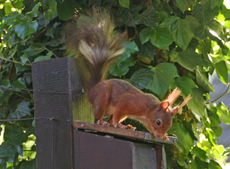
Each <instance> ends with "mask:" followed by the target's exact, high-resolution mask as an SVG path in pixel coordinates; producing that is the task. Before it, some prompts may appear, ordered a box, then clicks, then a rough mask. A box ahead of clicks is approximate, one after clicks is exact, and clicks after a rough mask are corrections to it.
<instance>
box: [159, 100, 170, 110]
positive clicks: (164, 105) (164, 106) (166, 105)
mask: <svg viewBox="0 0 230 169" xmlns="http://www.w3.org/2000/svg"><path fill="white" fill-rule="evenodd" d="M168 107H169V102H168V101H164V102H162V103H161V108H162V109H164V110H166V109H167V108H168Z"/></svg>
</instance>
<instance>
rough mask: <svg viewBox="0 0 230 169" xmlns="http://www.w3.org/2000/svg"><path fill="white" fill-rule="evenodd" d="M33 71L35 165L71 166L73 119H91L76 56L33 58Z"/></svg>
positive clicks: (45, 168)
mask: <svg viewBox="0 0 230 169" xmlns="http://www.w3.org/2000/svg"><path fill="white" fill-rule="evenodd" d="M32 75H33V89H34V104H35V118H36V120H35V123H36V125H35V126H36V137H37V140H36V144H37V168H38V169H63V168H68V169H71V168H74V163H73V159H74V157H73V144H74V143H73V126H72V119H76V120H84V119H87V120H88V122H93V114H92V112H90V109H88V107H89V106H88V105H89V104H86V101H87V100H86V99H85V94H84V93H83V92H82V84H81V82H80V77H79V73H78V71H77V59H74V58H58V59H50V60H46V61H41V62H34V63H33V64H32ZM52 119H53V120H52ZM87 120H86V121H87Z"/></svg>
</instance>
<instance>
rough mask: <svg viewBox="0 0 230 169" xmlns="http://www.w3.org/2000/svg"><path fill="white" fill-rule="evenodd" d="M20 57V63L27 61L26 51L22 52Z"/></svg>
mask: <svg viewBox="0 0 230 169" xmlns="http://www.w3.org/2000/svg"><path fill="white" fill-rule="evenodd" d="M20 59H21V61H22V63H26V62H27V61H29V58H28V56H27V54H26V53H24V54H23V55H22V56H20Z"/></svg>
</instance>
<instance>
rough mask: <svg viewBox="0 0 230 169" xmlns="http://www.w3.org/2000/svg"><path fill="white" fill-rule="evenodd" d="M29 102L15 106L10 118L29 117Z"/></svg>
mask: <svg viewBox="0 0 230 169" xmlns="http://www.w3.org/2000/svg"><path fill="white" fill-rule="evenodd" d="M29 105H30V102H28V101H23V102H21V103H19V104H18V105H17V109H16V110H15V111H14V112H13V113H11V118H13V119H20V118H21V117H24V116H26V115H30V108H29Z"/></svg>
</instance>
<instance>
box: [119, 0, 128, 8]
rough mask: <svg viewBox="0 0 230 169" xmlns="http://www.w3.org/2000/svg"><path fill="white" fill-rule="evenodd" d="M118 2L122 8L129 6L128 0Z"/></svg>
mask: <svg viewBox="0 0 230 169" xmlns="http://www.w3.org/2000/svg"><path fill="white" fill-rule="evenodd" d="M119 4H120V5H121V6H122V7H124V8H129V0H119Z"/></svg>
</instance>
